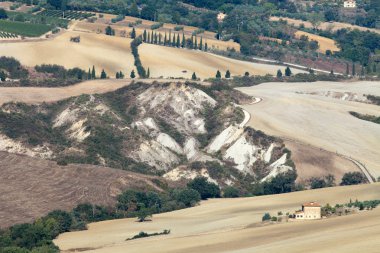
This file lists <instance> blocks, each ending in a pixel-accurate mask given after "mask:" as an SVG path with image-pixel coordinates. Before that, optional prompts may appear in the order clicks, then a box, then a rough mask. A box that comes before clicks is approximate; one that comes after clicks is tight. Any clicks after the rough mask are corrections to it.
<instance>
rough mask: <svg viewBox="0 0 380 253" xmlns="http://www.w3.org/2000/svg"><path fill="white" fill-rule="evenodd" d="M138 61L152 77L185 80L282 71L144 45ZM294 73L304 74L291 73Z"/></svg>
mask: <svg viewBox="0 0 380 253" xmlns="http://www.w3.org/2000/svg"><path fill="white" fill-rule="evenodd" d="M139 53H140V58H141V61H142V64H143V65H144V67H145V68H148V67H149V68H150V71H151V72H150V73H151V76H153V77H159V76H163V77H185V78H191V75H192V73H193V72H195V73H196V75H197V77H200V78H209V77H215V74H216V71H217V70H220V71H221V72H222V75H224V74H225V72H226V71H227V70H228V69H229V70H230V71H231V74H232V75H244V73H245V72H246V71H248V72H249V73H250V74H251V75H266V74H272V75H276V72H277V70H278V69H281V70H282V72H284V71H285V67H283V66H276V65H269V64H261V63H253V62H247V61H239V60H234V59H231V58H227V57H223V56H218V55H215V54H211V53H205V52H201V51H196V50H187V49H178V48H171V47H163V46H156V45H151V44H143V45H141V46H140V49H139ZM292 71H293V72H294V73H299V72H303V71H300V70H297V69H292Z"/></svg>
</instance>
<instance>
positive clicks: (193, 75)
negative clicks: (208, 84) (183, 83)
mask: <svg viewBox="0 0 380 253" xmlns="http://www.w3.org/2000/svg"><path fill="white" fill-rule="evenodd" d="M191 80H197V75H196V74H195V72H193V74H192V75H191Z"/></svg>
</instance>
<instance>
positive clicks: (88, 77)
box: [87, 68, 91, 80]
mask: <svg viewBox="0 0 380 253" xmlns="http://www.w3.org/2000/svg"><path fill="white" fill-rule="evenodd" d="M87 79H88V80H90V79H91V70H90V68H88V73H87Z"/></svg>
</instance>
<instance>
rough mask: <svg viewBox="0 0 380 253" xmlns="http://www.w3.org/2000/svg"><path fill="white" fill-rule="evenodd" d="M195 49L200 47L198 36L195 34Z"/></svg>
mask: <svg viewBox="0 0 380 253" xmlns="http://www.w3.org/2000/svg"><path fill="white" fill-rule="evenodd" d="M194 49H198V38H197V36H195V42H194Z"/></svg>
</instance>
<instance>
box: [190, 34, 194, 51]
mask: <svg viewBox="0 0 380 253" xmlns="http://www.w3.org/2000/svg"><path fill="white" fill-rule="evenodd" d="M193 46H194V36H193V35H191V44H190V49H193Z"/></svg>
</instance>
